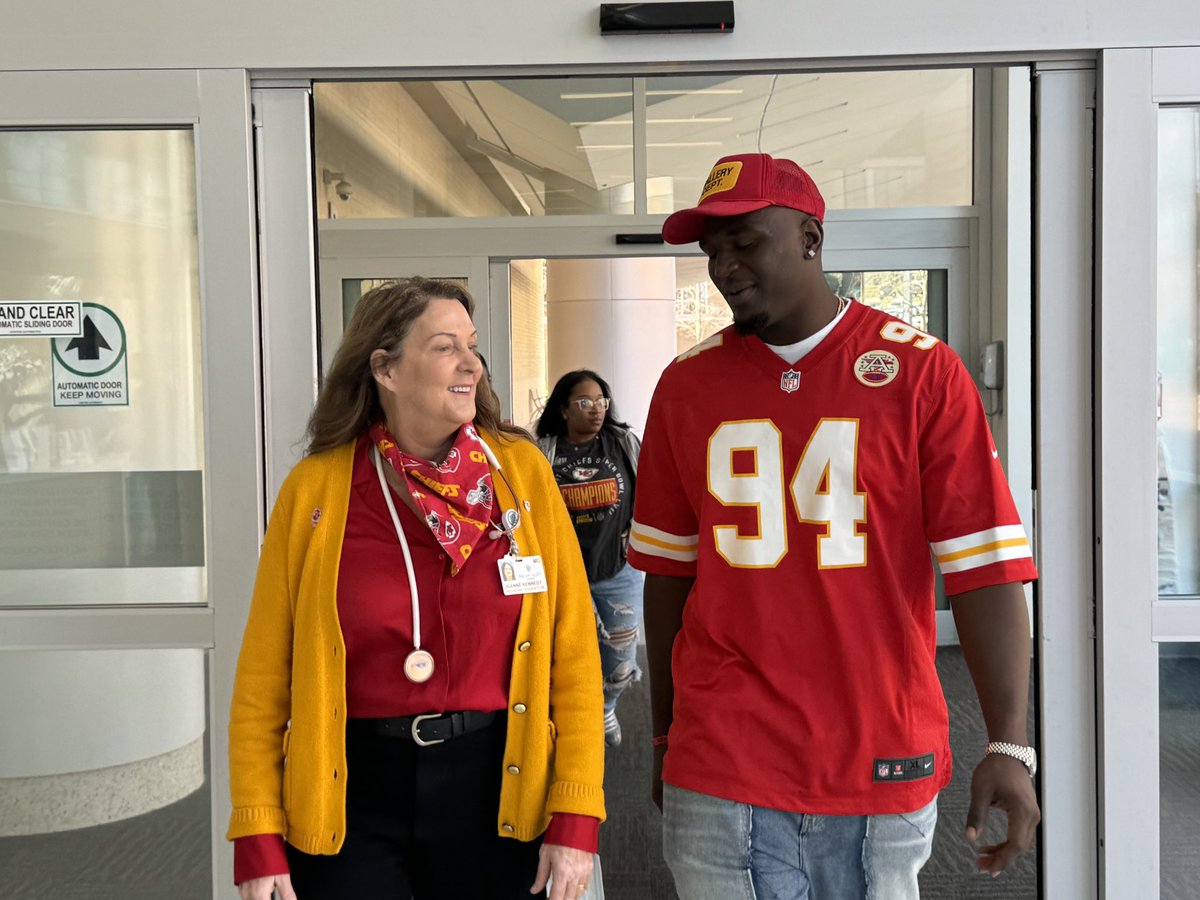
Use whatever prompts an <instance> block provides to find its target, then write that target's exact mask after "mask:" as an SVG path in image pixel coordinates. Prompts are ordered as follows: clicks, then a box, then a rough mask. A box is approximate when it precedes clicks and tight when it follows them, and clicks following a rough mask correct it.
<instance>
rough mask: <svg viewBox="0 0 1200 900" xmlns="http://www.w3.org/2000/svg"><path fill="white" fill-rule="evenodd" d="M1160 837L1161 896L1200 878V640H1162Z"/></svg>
mask: <svg viewBox="0 0 1200 900" xmlns="http://www.w3.org/2000/svg"><path fill="white" fill-rule="evenodd" d="M1158 672H1159V676H1158V710H1159V720H1158V721H1159V740H1160V742H1161V743H1160V751H1159V757H1158V766H1159V769H1158V772H1159V792H1160V796H1159V802H1160V807H1159V821H1160V826H1159V841H1160V848H1159V854H1160V866H1161V879H1162V880H1161V893H1160V895H1159V896H1160V897H1162V898H1163V900H1185V898H1190V897H1195V896H1196V884H1197V882H1200V854H1198V853H1197V852H1196V832H1197V829H1200V779H1197V778H1196V770H1197V767H1198V766H1200V644H1159V665H1158Z"/></svg>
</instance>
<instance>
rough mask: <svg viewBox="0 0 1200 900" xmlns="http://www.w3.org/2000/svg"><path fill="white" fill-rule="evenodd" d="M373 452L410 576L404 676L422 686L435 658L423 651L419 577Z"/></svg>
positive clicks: (384, 495)
mask: <svg viewBox="0 0 1200 900" xmlns="http://www.w3.org/2000/svg"><path fill="white" fill-rule="evenodd" d="M371 452H372V453H373V454H374V455H375V472H376V473H377V474H378V475H379V486H380V487H381V488H382V489H383V499H384V500H386V501H387V508H388V512H389V513H391V514H392V525H393V526H394V527H395V529H396V539H397V540H399V541H400V549H401V550H402V551H404V571H405V574H407V575H408V593H409V596H410V597H411V598H412V631H413V649H412V652H411V653H410V654H408V656H406V657H405V658H404V676H405V677H406V678H407V679H408V680H409V681H412V682H415V683H417V684H420V683H422V682H424V681H428V680H429V679H430V678H431V677H432V676H433V656H432V655H430V653H429V651H428V650H422V649H421V600H420V597H419V596H418V594H417V576H416V574H415V573H414V572H413V563H412V554H411V553H409V551H408V540H407V539H406V538H405V537H404V529H403V528H401V527H400V517H399V516H398V515H396V504H395V502H394V501H393V500H392V489H391V488H390V487H388V483H387V478H385V477H384V474H383V461H382V459H381V458H380V456H379V450H378V449H377V448H375V447H372V448H371Z"/></svg>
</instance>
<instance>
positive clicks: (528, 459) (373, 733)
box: [228, 279, 604, 900]
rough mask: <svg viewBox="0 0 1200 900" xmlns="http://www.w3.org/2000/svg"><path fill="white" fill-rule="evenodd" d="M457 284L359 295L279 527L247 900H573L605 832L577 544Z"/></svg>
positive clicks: (246, 858)
mask: <svg viewBox="0 0 1200 900" xmlns="http://www.w3.org/2000/svg"><path fill="white" fill-rule="evenodd" d="M473 311H474V303H473V301H472V300H471V298H470V296H469V295H468V294H467V293H466V292H465V291H464V290H463V289H462V288H461V287H459V286H458V285H456V284H454V283H452V282H445V281H430V280H426V279H408V280H406V281H401V282H396V283H393V284H389V285H385V286H383V287H380V288H376V289H375V290H372V291H371V292H369V293H368V294H367V295H365V296H364V297H363V298H362V300H361V301H360V303H359V306H358V308H357V310H356V311H355V313H354V316H353V318H352V320H351V322H350V324H349V326H348V327H347V329H346V332H345V335H344V337H343V340H342V345H341V347H340V348H339V350H338V352H337V355H336V356H335V358H334V360H333V364H332V365H331V366H330V368H329V371H328V374H327V376H326V379H325V381H324V383H323V385H322V387H321V392H320V395H319V397H318V400H317V404H316V407H315V408H314V410H313V413H312V417H311V419H310V421H309V433H308V439H309V445H308V453H307V455H306V457H305V459H304V460H302V461H301V462H300V463H299V464H298V465H297V466H296V467H295V469H293V470H292V472H291V474H290V475H289V476H288V478H287V480H286V481H285V483H284V485H283V487H282V489H281V490H280V494H279V498H278V500H277V502H276V505H275V509H274V511H273V512H272V514H271V520H270V524H269V526H268V528H267V534H266V538H265V540H264V543H263V548H262V556H261V559H260V562H259V570H258V577H257V579H256V582H255V588H254V599H253V603H252V605H251V609H250V616H249V620H248V621H247V624H246V632H245V637H244V639H243V643H242V651H241V656H240V658H239V661H238V672H237V680H236V683H235V686H234V697H233V706H232V711H231V715H230V729H229V757H230V785H231V792H232V796H233V816H232V819H231V822H230V827H229V835H228V836H229V838H230V839H231V840H233V841H234V858H235V864H234V870H235V881H237V883H238V885H239V890H240V892H241V896H242V898H243V900H268V898H270V897H271V895H272V891H276V890H277V891H278V892H279V895H280V897H281V898H282V900H292V898H296V897H298V898H299V900H336V898H343V897H344V898H351V897H353V898H361V897H370V896H390V897H412V898H414V900H424V898H443V897H472V898H496V900H508V898H516V897H528V896H530V892H531V890H532V892H533V893H534V894H535V895H537V896H547V894H546V893H545V890H546V885H547V881H548V880H549V882H550V885H551V886H550V892H549V895H548V896H549V898H550V900H575V898H577V897H578V896H580V895H582V894H583V893H584V892H585V891H586V888H587V883H588V879H589V878H590V876H591V868H592V853H593V852H594V851H595V849H596V845H597V841H598V829H599V824H600V822H601V821H603V818H604V796H603V788H602V784H603V768H604V740H603V725H602V703H603V692H602V685H601V675H600V660H599V655H598V651H597V645H596V640H595V622H594V617H593V614H592V609H591V601H590V595H589V593H588V583H587V577H586V574H585V572H584V567H583V562H582V559H581V557H580V553H579V547H578V542H577V541H576V540H575V533H574V530H573V528H572V526H571V522H570V520H569V518H568V517H567V513H566V509H565V508H564V507H563V504H562V500H561V498H560V495H559V492H558V489H557V486H556V485H555V481H554V476H553V474H552V473H551V471H550V468H549V465H548V464H547V463H546V460H545V458H544V457H543V456H542V454H541V453H540V452H539V451H538V449H537V447H535V446H534V445H533V444H532V443H531V442H530V441H529V440H528V439H526V438H525V437H524V436H523V433H522V432H519V431H517V430H516V429H512V428H510V427H507V426H504V425H502V424H501V422H500V417H499V403H498V401H497V399H496V396H495V394H494V392H492V390H491V388H490V386H489V384H488V382H487V380H486V378H485V377H483V367H482V364H481V362H480V360H479V357H478V353H477V350H476V346H475V341H476V338H475V328H474V326H473V325H472V323H471V314H472V313H473Z"/></svg>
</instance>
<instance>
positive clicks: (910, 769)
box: [872, 753, 934, 781]
mask: <svg viewBox="0 0 1200 900" xmlns="http://www.w3.org/2000/svg"><path fill="white" fill-rule="evenodd" d="M872 765H873V766H874V771H873V774H872V780H874V781H917V780H918V779H920V778H929V777H930V776H931V775H933V771H934V765H933V754H932V753H926V754H925V755H924V756H905V757H902V758H900V759H877V760H875V762H874V763H873V764H872Z"/></svg>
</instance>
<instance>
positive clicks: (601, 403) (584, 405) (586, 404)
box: [571, 397, 611, 412]
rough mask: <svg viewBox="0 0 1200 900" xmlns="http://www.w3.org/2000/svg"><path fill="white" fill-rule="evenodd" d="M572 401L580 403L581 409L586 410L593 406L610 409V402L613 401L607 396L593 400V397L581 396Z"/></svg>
mask: <svg viewBox="0 0 1200 900" xmlns="http://www.w3.org/2000/svg"><path fill="white" fill-rule="evenodd" d="M571 402H572V403H575V404H578V406H579V408H580V409H582V410H583V411H584V412H587V411H588V410H589V409H591V408H592V407H593V406H594V407H596V409H601V410H603V409H608V404H609V403H610V402H611V401H610V400H609V399H608V398H607V397H601V398H599V399H598V400H593V399H592V398H591V397H579V398H578V399H576V400H572V401H571Z"/></svg>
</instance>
